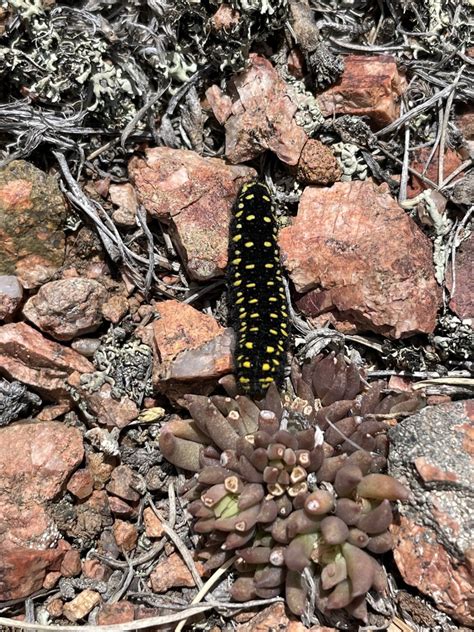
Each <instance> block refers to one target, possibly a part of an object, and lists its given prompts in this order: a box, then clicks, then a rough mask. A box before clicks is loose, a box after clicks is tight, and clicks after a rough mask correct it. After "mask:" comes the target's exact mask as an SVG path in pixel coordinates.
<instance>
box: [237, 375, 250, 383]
mask: <svg viewBox="0 0 474 632" xmlns="http://www.w3.org/2000/svg"><path fill="white" fill-rule="evenodd" d="M239 382H240V383H241V384H248V383H249V382H250V378H248V377H244V376H243V375H242V376H241V377H239Z"/></svg>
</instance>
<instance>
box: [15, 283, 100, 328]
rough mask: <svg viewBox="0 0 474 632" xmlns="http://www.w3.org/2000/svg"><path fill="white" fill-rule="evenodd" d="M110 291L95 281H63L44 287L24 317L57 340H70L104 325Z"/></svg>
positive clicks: (30, 302) (33, 298)
mask: <svg viewBox="0 0 474 632" xmlns="http://www.w3.org/2000/svg"><path fill="white" fill-rule="evenodd" d="M106 300H107V291H106V290H105V288H104V287H103V286H102V285H101V284H100V283H99V282H98V281H94V280H93V279H82V278H73V279H62V280H61V281H51V282H50V283H46V284H45V285H43V286H42V287H41V288H40V289H39V291H38V293H37V294H35V296H32V297H31V298H30V299H29V300H28V301H27V302H26V304H25V306H24V308H23V314H24V315H25V316H26V318H27V319H28V320H30V321H31V322H32V323H34V324H35V325H36V326H37V327H39V329H41V331H44V332H45V333H48V334H49V335H51V336H52V337H53V338H56V340H71V339H72V338H76V336H81V335H83V334H88V333H90V332H92V331H95V330H96V329H97V328H98V327H99V326H100V324H101V323H102V311H101V307H102V305H103V304H104V303H105V301H106Z"/></svg>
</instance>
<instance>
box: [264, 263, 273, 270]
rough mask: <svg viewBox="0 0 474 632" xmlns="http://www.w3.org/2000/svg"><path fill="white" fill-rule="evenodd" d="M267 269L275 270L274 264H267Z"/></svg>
mask: <svg viewBox="0 0 474 632" xmlns="http://www.w3.org/2000/svg"><path fill="white" fill-rule="evenodd" d="M265 267H266V268H268V269H270V268H274V267H275V266H274V265H273V263H266V264H265Z"/></svg>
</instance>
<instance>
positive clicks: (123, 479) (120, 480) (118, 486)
mask: <svg viewBox="0 0 474 632" xmlns="http://www.w3.org/2000/svg"><path fill="white" fill-rule="evenodd" d="M139 486H141V478H140V477H139V476H138V474H136V473H135V472H134V471H133V470H132V469H131V468H130V467H129V466H128V465H119V466H118V467H116V468H115V469H114V471H113V472H112V476H111V478H110V482H109V483H108V485H107V491H108V492H110V493H111V494H115V496H118V497H119V498H123V500H128V501H131V502H137V501H138V500H140V494H139V493H138V492H137V491H136V489H135V488H137V487H139Z"/></svg>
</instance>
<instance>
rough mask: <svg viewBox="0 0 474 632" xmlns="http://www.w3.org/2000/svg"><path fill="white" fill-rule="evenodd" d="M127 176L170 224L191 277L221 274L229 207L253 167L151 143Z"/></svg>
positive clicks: (149, 207) (156, 214)
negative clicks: (150, 146) (231, 163)
mask: <svg viewBox="0 0 474 632" xmlns="http://www.w3.org/2000/svg"><path fill="white" fill-rule="evenodd" d="M129 174H130V177H131V179H132V181H133V183H134V185H135V188H136V191H137V196H138V199H139V201H140V202H141V203H142V204H143V206H144V207H145V208H146V210H147V212H148V213H149V214H150V215H151V217H153V218H157V219H160V220H161V221H164V222H166V223H168V224H169V226H170V231H171V233H172V234H173V236H174V243H175V245H176V247H177V248H178V250H179V251H180V254H181V256H182V258H183V260H184V262H185V265H186V267H187V269H188V271H189V274H190V276H191V277H192V278H193V279H195V280H197V281H207V280H209V279H212V278H214V277H215V276H222V275H223V274H224V270H225V267H226V264H227V240H228V234H229V222H230V216H231V208H232V205H233V204H234V201H235V198H236V196H237V193H238V191H239V189H240V187H241V186H242V184H244V182H247V181H248V180H251V179H252V178H253V177H254V176H255V175H256V174H255V171H254V170H253V169H251V168H250V167H241V166H230V165H227V164H226V163H225V162H224V161H223V160H220V159H218V158H202V157H201V156H199V155H198V154H197V153H195V152H193V151H187V150H184V149H170V148H169V147H155V148H153V149H148V150H146V152H145V158H144V159H143V158H139V157H135V158H132V160H131V161H130V164H129Z"/></svg>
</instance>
